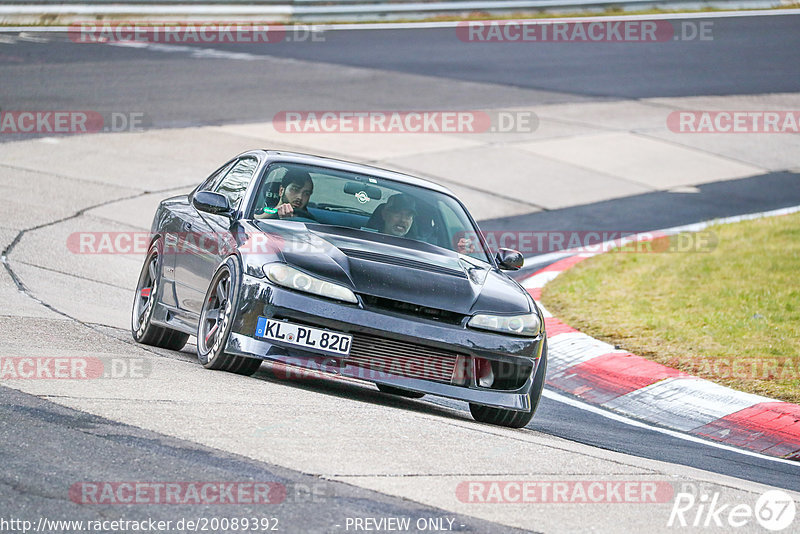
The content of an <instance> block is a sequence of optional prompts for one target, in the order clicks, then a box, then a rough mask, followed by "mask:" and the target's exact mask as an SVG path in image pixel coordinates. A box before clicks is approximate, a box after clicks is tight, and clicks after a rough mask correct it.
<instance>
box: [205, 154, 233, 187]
mask: <svg viewBox="0 0 800 534" xmlns="http://www.w3.org/2000/svg"><path fill="white" fill-rule="evenodd" d="M236 161H237V160H233V161H229V162H228V163H226V164H225V165H223V166H222V167H220V168H219V169H217V170H216V171H214V173H213V174H212V175H211V176H209V177H208V178H206V179H205V181H203V183H202V184H200V187H198V188H197V190H198V191H213V190H214V186H215V185H216V184H218V183H219V181H220V180H222V177H223V176H225V175H226V174H227V173H228V171H229V170H231V167H233V165H234V163H236Z"/></svg>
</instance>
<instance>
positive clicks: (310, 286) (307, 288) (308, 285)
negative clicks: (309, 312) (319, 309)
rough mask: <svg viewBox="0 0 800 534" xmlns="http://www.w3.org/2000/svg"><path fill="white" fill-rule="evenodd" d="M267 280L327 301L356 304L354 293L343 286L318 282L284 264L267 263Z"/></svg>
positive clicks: (323, 281) (265, 271) (314, 278)
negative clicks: (333, 300) (327, 299)
mask: <svg viewBox="0 0 800 534" xmlns="http://www.w3.org/2000/svg"><path fill="white" fill-rule="evenodd" d="M264 274H266V275H267V278H269V279H270V280H272V281H273V282H275V283H276V284H278V285H279V286H283V287H288V288H289V289H295V290H297V291H303V292H305V293H312V294H314V295H319V296H321V297H327V298H329V299H336V300H343V301H344V302H351V303H353V304H355V303H357V302H358V299H357V298H356V295H355V293H353V292H352V291H350V290H349V289H348V288H346V287H344V286H340V285H339V284H333V283H331V282H327V281H325V280H320V279H319V278H316V277H314V276H311V275H309V274H306V273H304V272H303V271H300V270H298V269H295V268H294V267H290V266H289V265H286V264H285V263H269V264H267V265H265V266H264Z"/></svg>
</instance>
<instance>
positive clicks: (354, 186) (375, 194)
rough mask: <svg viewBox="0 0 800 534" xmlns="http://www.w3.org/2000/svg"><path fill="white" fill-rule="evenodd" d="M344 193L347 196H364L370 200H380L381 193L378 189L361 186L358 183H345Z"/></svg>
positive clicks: (372, 186) (370, 186) (365, 185)
mask: <svg viewBox="0 0 800 534" xmlns="http://www.w3.org/2000/svg"><path fill="white" fill-rule="evenodd" d="M344 192H345V193H347V194H348V195H359V194H360V195H361V196H362V197H363V195H366V196H367V197H369V199H370V200H380V199H381V197H382V196H383V192H382V191H381V189H380V187H375V186H374V185H367V184H362V183H360V182H347V183H346V184H344ZM359 200H360V199H359Z"/></svg>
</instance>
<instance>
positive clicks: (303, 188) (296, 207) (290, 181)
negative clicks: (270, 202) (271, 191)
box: [255, 169, 316, 220]
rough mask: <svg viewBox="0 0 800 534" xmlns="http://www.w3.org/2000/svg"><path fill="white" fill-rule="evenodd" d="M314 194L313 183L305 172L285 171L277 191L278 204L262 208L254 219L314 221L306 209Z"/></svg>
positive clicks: (296, 170)
mask: <svg viewBox="0 0 800 534" xmlns="http://www.w3.org/2000/svg"><path fill="white" fill-rule="evenodd" d="M313 192H314V181H313V180H312V179H311V175H310V174H309V173H308V172H307V171H303V170H298V169H287V171H286V174H284V175H283V179H282V180H281V187H280V189H278V199H279V200H278V204H277V205H276V206H275V207H274V208H264V212H263V213H256V215H255V217H256V219H276V218H280V219H288V218H290V217H303V218H305V219H312V220H316V219H315V218H314V216H313V215H312V214H311V213H310V212H309V211H308V209H306V207H307V206H308V201H309V199H310V198H311V194H312V193H313Z"/></svg>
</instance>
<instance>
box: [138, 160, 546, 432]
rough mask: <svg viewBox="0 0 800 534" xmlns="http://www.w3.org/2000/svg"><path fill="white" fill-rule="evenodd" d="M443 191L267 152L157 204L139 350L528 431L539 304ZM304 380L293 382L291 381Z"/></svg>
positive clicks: (538, 363) (537, 391)
mask: <svg viewBox="0 0 800 534" xmlns="http://www.w3.org/2000/svg"><path fill="white" fill-rule="evenodd" d="M521 266H522V256H521V254H520V253H519V252H516V251H513V250H508V249H500V250H498V251H496V252H494V253H491V252H490V251H489V250H488V249H487V246H486V241H485V240H484V238H483V237H482V236H481V234H480V232H479V231H478V227H477V225H476V224H475V221H474V220H473V219H472V217H471V216H470V215H469V213H468V212H467V210H466V209H465V208H464V206H463V204H461V202H460V201H459V200H458V199H456V198H455V196H454V195H453V194H452V193H451V192H449V191H448V190H447V189H445V188H443V187H441V186H438V185H436V184H433V183H431V182H428V181H425V180H422V179H419V178H414V177H411V176H407V175H403V174H399V173H395V172H390V171H386V170H382V169H378V168H374V167H369V166H365V165H358V164H354V163H347V162H343V161H338V160H332V159H328V158H322V157H316V156H309V155H303V154H294V153H287V152H277V151H264V150H256V151H251V152H246V153H244V154H241V155H239V156H237V157H236V158H234V159H232V160H231V161H229V162H228V163H226V164H225V165H223V166H222V167H220V168H219V169H218V170H217V171H215V172H214V173H213V174H212V175H211V176H209V177H208V178H207V179H206V180H205V181H203V183H201V184H200V185H199V186H197V188H195V190H194V191H192V192H191V193H189V194H188V195H182V196H178V197H174V198H169V199H167V200H164V201H162V202H161V204H160V206H159V208H158V210H157V212H156V214H155V218H154V219H153V226H152V243H151V245H150V248H149V252H148V255H147V258H146V260H145V263H144V266H143V268H142V272H141V274H140V276H139V281H138V284H137V287H136V296H135V300H134V303H133V313H132V331H133V337H134V339H135V340H136V341H138V342H140V343H147V344H150V345H156V346H159V347H165V348H171V349H176V350H177V349H180V348H182V347H183V346H184V344H185V343H186V341H187V340H188V337H189V335H195V336H197V356H198V358H199V359H200V362H201V363H202V364H203V365H204V366H205V367H207V368H209V369H221V370H225V371H230V372H234V373H239V374H244V375H250V374H253V373H254V372H256V370H258V368H259V366H260V364H261V361H262V360H273V361H279V362H283V363H285V364H289V365H291V366H302V367H311V368H314V369H319V370H322V371H328V372H333V373H339V374H342V375H346V376H351V377H356V378H361V379H364V380H368V381H370V382H373V383H375V384H376V385H377V387H378V388H379V389H380V390H381V391H383V392H386V393H391V394H396V395H404V396H408V397H421V396H423V395H424V394H426V393H429V394H433V395H440V396H443V397H450V398H454V399H460V400H464V401H467V402H469V406H470V411H471V412H472V415H473V416H474V417H475V419H477V420H478V421H483V422H487V423H493V424H498V425H504V426H510V427H522V426H525V425H526V424H527V423H528V422H529V421H530V419H531V417H533V414H534V411H535V410H536V406H537V404H538V402H539V398H540V396H541V392H542V388H543V386H544V379H545V371H546V368H547V338H546V334H545V331H544V326H543V325H544V323H543V319H542V315H541V312H540V311H539V309H538V308H537V307H536V304H535V303H534V301H533V299H532V298H531V297H530V295H528V293H527V292H526V291H525V290H524V289H523V288H522V287H521V286H520V285H519V284H517V283H516V282H515V281H514V280H512V279H511V278H510V277H509V276H507V275H506V274H505V273H503V272H502V270H515V269H519V268H520V267H521ZM291 368H293V367H291Z"/></svg>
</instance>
